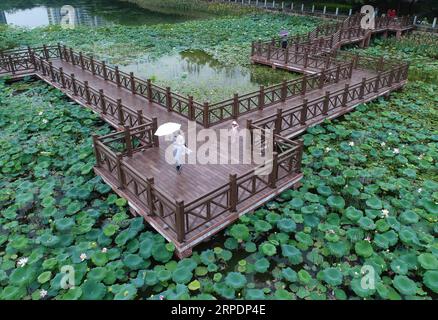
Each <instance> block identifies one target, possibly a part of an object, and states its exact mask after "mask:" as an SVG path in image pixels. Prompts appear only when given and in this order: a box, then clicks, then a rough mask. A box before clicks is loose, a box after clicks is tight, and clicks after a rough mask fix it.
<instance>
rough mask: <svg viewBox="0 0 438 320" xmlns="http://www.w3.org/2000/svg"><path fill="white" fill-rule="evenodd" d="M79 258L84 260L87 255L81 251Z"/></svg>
mask: <svg viewBox="0 0 438 320" xmlns="http://www.w3.org/2000/svg"><path fill="white" fill-rule="evenodd" d="M79 258H81V261H84V260H85V259H87V255H86V254H85V253H81V255H80V257H79Z"/></svg>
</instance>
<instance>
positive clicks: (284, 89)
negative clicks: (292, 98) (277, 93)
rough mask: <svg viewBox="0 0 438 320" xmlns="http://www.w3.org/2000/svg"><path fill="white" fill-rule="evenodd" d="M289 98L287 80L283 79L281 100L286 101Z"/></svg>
mask: <svg viewBox="0 0 438 320" xmlns="http://www.w3.org/2000/svg"><path fill="white" fill-rule="evenodd" d="M286 98H287V82H286V80H283V82H282V84H281V101H282V102H285V101H286Z"/></svg>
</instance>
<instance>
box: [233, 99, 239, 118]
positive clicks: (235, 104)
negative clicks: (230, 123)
mask: <svg viewBox="0 0 438 320" xmlns="http://www.w3.org/2000/svg"><path fill="white" fill-rule="evenodd" d="M232 117H233V119H237V118H238V117H239V94H237V93H235V94H234V96H233V110H232Z"/></svg>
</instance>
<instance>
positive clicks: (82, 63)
mask: <svg viewBox="0 0 438 320" xmlns="http://www.w3.org/2000/svg"><path fill="white" fill-rule="evenodd" d="M79 63H80V64H81V69H82V70H84V69H85V62H84V55H83V54H82V52H79Z"/></svg>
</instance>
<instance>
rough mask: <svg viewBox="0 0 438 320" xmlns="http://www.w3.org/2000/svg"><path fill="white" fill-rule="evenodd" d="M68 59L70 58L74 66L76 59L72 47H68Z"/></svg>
mask: <svg viewBox="0 0 438 320" xmlns="http://www.w3.org/2000/svg"><path fill="white" fill-rule="evenodd" d="M70 59H71V63H72V64H73V65H74V66H75V65H76V61H75V54H74V52H73V48H70Z"/></svg>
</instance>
